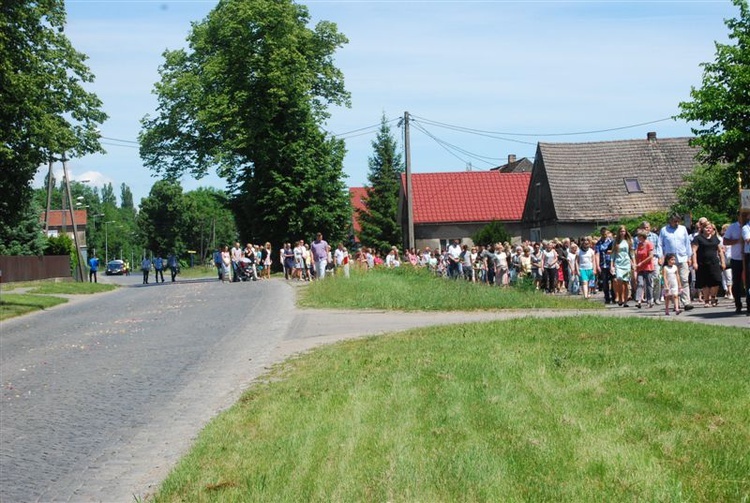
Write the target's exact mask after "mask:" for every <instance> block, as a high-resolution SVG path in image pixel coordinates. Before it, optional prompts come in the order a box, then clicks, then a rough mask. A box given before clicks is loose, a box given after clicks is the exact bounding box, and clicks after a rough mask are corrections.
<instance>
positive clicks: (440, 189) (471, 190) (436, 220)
mask: <svg viewBox="0 0 750 503" xmlns="http://www.w3.org/2000/svg"><path fill="white" fill-rule="evenodd" d="M405 177H406V175H401V189H400V193H399V216H398V218H399V221H400V222H401V227H402V229H404V236H407V235H408V232H407V229H408V221H407V213H406V210H407V207H406V197H405V189H404V187H405V180H406V178H405ZM411 179H412V195H413V198H414V201H413V212H412V213H413V216H414V238H415V239H414V243H415V246H416V247H417V248H424V247H425V246H430V247H431V248H437V247H445V246H446V244H447V243H448V242H449V241H451V240H454V239H458V240H460V241H461V242H462V243H466V244H472V241H471V236H472V235H473V234H475V233H476V232H477V231H479V230H480V229H481V228H482V227H484V226H486V225H487V224H489V223H491V222H493V221H499V222H501V223H503V224H504V226H505V229H506V230H507V231H508V233H509V234H510V235H511V236H516V237H518V238H519V239H520V236H521V235H522V225H521V219H522V216H523V207H524V203H525V201H526V194H527V192H528V188H529V181H530V180H531V174H530V173H502V172H500V171H497V170H496V171H460V172H451V173H415V174H412V175H411Z"/></svg>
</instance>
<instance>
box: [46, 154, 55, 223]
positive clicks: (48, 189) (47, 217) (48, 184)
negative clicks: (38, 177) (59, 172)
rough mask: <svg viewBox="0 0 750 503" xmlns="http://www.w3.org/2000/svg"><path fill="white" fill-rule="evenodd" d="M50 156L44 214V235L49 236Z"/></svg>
mask: <svg viewBox="0 0 750 503" xmlns="http://www.w3.org/2000/svg"><path fill="white" fill-rule="evenodd" d="M54 162H55V161H54V158H53V157H52V155H50V156H49V173H48V174H47V211H45V212H44V235H45V237H46V236H49V211H50V208H51V207H52V188H53V180H52V164H53V163H54Z"/></svg>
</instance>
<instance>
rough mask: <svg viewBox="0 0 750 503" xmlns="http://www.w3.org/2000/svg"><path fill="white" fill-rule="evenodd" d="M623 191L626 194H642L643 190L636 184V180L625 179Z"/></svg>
mask: <svg viewBox="0 0 750 503" xmlns="http://www.w3.org/2000/svg"><path fill="white" fill-rule="evenodd" d="M625 189H626V190H627V191H628V194H634V193H637V192H643V189H641V184H640V183H638V179H637V178H626V179H625Z"/></svg>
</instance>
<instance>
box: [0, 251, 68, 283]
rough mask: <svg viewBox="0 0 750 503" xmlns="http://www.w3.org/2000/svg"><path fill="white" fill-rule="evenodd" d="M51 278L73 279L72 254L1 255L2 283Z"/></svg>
mask: <svg viewBox="0 0 750 503" xmlns="http://www.w3.org/2000/svg"><path fill="white" fill-rule="evenodd" d="M50 278H65V279H72V275H71V272H70V256H68V255H42V256H39V257H37V256H31V257H28V256H0V282H2V283H11V282H14V281H34V280H39V279H50Z"/></svg>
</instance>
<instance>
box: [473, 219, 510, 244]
mask: <svg viewBox="0 0 750 503" xmlns="http://www.w3.org/2000/svg"><path fill="white" fill-rule="evenodd" d="M512 237H513V236H511V235H510V234H508V231H506V230H505V226H503V224H502V223H500V222H498V221H497V220H494V221H492V222H490V223H489V224H487V225H485V226H484V227H482V228H481V229H479V230H478V231H477V232H476V234H474V235H473V236H471V240H472V241H474V244H477V245H488V244H495V243H505V242H506V241H507V242H510V241H511V239H512Z"/></svg>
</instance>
